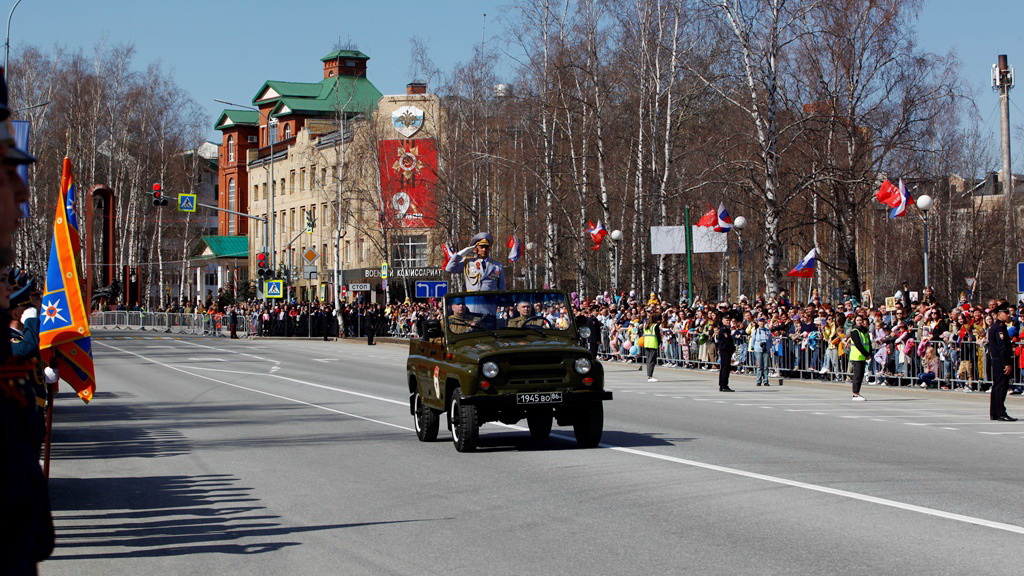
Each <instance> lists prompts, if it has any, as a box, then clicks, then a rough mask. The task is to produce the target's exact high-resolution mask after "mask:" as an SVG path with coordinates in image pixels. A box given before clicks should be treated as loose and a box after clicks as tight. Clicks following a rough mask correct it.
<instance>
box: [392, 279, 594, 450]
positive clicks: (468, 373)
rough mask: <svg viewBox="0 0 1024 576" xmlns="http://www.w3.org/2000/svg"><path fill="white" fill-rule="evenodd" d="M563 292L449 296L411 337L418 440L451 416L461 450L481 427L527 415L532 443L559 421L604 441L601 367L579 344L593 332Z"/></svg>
mask: <svg viewBox="0 0 1024 576" xmlns="http://www.w3.org/2000/svg"><path fill="white" fill-rule="evenodd" d="M582 325H583V318H582V317H581V318H578V319H577V318H574V317H573V315H572V307H571V306H570V305H569V301H568V299H567V298H566V295H565V293H564V292H557V291H551V290H527V291H519V292H515V291H490V292H464V293H455V294H448V295H446V296H445V298H444V308H443V318H442V319H441V320H431V321H427V322H426V323H425V326H424V329H423V338H421V339H414V340H412V341H411V342H410V343H409V359H408V361H407V362H406V368H407V371H408V381H409V409H410V411H411V412H412V415H413V418H414V420H415V426H416V436H417V437H419V439H420V440H421V441H424V442H431V441H433V440H435V439H436V438H437V433H438V428H439V426H440V419H441V414H447V421H448V428H449V429H450V430H451V433H452V440H453V441H454V443H455V449H456V450H458V451H459V452H468V451H471V450H474V449H475V448H476V446H477V440H478V439H479V433H480V425H481V424H483V423H485V422H502V423H505V424H515V423H516V422H519V421H520V420H522V419H523V418H525V419H526V422H527V424H528V426H529V429H530V435H531V437H532V438H533V439H534V440H537V441H541V440H544V439H546V438H547V437H548V436H549V435H550V434H551V426H552V421H556V422H557V423H558V425H559V426H572V427H573V432H574V433H575V436H576V442H577V444H578V445H579V446H580V447H583V448H592V447H594V446H597V445H598V444H599V443H600V442H601V434H602V432H603V429H604V409H603V405H602V401H604V400H611V398H612V393H611V392H608V391H605V389H604V370H603V369H602V367H601V364H600V363H598V361H597V359H596V358H595V357H594V355H593V354H591V353H590V352H589V351H588V350H587V349H586V348H585V347H583V346H582V345H581V338H585V337H586V336H587V333H588V331H589V329H588V328H586V327H584V326H582Z"/></svg>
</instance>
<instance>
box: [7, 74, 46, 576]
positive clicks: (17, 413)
mask: <svg viewBox="0 0 1024 576" xmlns="http://www.w3.org/2000/svg"><path fill="white" fill-rule="evenodd" d="M9 116H10V111H9V109H8V107H7V83H6V81H5V80H4V78H3V69H2V68H0V273H2V276H3V277H4V279H5V280H4V281H3V282H0V469H2V470H3V474H0V572H2V573H3V574H11V575H18V576H20V575H26V576H31V575H34V574H36V572H37V571H36V563H37V562H41V561H42V560H44V559H46V558H47V557H49V555H50V553H51V552H52V551H53V541H54V531H53V518H52V516H51V515H50V493H49V489H48V488H47V485H46V479H45V478H44V477H43V470H42V468H40V466H39V453H38V426H37V425H36V422H37V419H36V403H35V391H34V390H33V388H32V386H31V383H30V380H31V378H32V376H33V374H34V373H35V367H34V365H33V364H32V363H31V362H26V361H23V360H19V359H18V358H16V357H15V356H14V354H13V351H12V345H11V329H10V326H11V309H10V306H11V296H12V294H13V293H14V292H16V290H13V289H12V286H11V285H10V284H9V283H8V282H7V281H6V277H7V273H6V268H7V267H8V266H10V265H11V264H13V263H14V259H15V252H14V246H13V240H12V238H13V235H14V232H15V230H16V229H17V228H18V224H19V222H18V220H19V219H20V215H21V210H20V208H19V206H18V205H19V204H21V203H23V202H28V200H29V190H28V187H27V186H26V185H25V182H24V181H23V180H22V179H21V177H20V176H19V175H18V172H17V167H18V165H20V164H28V163H31V162H34V161H35V158H33V157H32V156H31V155H30V154H28V153H27V152H25V151H24V150H19V149H18V148H17V147H15V144H14V137H13V135H12V133H11V129H10V124H9V123H8V122H7V118H8V117H9Z"/></svg>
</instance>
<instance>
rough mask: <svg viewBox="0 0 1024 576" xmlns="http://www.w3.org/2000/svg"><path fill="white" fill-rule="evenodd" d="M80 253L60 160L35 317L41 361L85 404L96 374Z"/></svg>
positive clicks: (71, 195) (67, 167)
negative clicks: (43, 282)
mask: <svg viewBox="0 0 1024 576" xmlns="http://www.w3.org/2000/svg"><path fill="white" fill-rule="evenodd" d="M80 253H81V238H80V236H79V233H78V215H77V214H76V212H75V184H74V177H73V176H72V173H71V160H69V159H68V158H65V159H64V169H63V172H62V174H61V184H60V198H59V199H58V201H57V213H56V215H55V216H54V218H53V241H52V242H51V244H50V261H49V263H48V264H47V269H46V288H45V290H44V291H43V305H42V314H41V316H40V319H39V320H40V321H39V348H40V352H41V354H42V357H43V361H44V362H47V363H50V364H55V365H56V367H57V373H58V374H60V377H61V379H62V380H64V381H65V382H67V383H68V384H71V387H72V388H74V389H75V391H76V392H78V396H79V397H81V398H82V400H85V401H86V402H88V401H89V400H91V399H92V395H93V393H94V392H95V391H96V373H95V370H94V369H93V363H92V339H91V338H90V332H89V315H88V313H87V312H86V308H85V304H84V302H83V301H82V284H81V282H80V280H79V278H80V276H79V273H78V262H77V259H78V255H79V254H80Z"/></svg>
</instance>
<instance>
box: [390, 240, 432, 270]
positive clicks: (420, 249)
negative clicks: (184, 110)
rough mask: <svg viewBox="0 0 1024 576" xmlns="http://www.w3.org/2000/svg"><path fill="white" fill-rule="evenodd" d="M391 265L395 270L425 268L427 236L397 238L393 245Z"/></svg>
mask: <svg viewBox="0 0 1024 576" xmlns="http://www.w3.org/2000/svg"><path fill="white" fill-rule="evenodd" d="M391 263H392V265H393V266H394V267H395V268H425V267H426V266H427V235H426V234H417V235H415V236H398V237H396V238H395V239H394V242H393V243H392V245H391Z"/></svg>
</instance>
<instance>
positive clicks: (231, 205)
mask: <svg viewBox="0 0 1024 576" xmlns="http://www.w3.org/2000/svg"><path fill="white" fill-rule="evenodd" d="M234 209H235V179H234V178H230V179H229V180H228V210H234ZM235 220H237V218H236V217H235V215H234V214H228V235H229V236H234V235H235Z"/></svg>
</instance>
